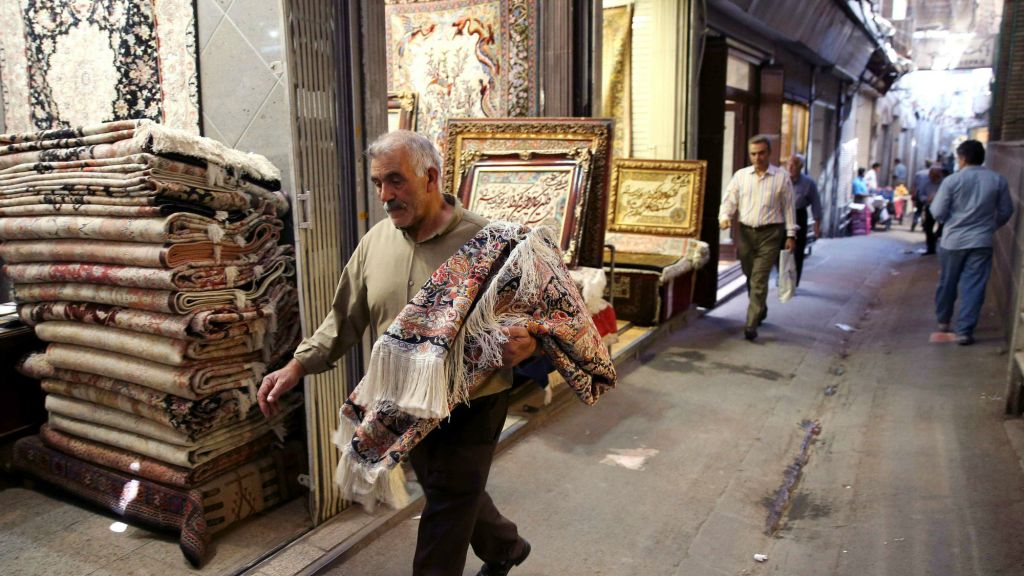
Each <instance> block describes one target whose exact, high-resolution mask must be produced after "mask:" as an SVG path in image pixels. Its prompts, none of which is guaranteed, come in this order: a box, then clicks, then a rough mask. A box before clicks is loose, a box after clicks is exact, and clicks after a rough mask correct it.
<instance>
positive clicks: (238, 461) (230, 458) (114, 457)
mask: <svg viewBox="0 0 1024 576" xmlns="http://www.w3.org/2000/svg"><path fill="white" fill-rule="evenodd" d="M39 437H40V438H41V439H42V440H43V443H45V444H46V445H47V446H49V447H50V448H53V449H55V450H58V451H60V452H63V453H65V454H67V455H69V456H74V457H75V458H80V459H82V460H85V461H86V462H92V463H93V464H99V465H100V466H106V467H107V468H113V469H114V470H119V471H121V472H127V473H128V474H132V475H136V476H140V477H142V478H146V479H147V480H153V481H154V482H160V483H161V484H170V485H171V486H177V487H179V488H195V487H196V486H199V485H200V484H202V483H204V482H206V481H207V480H209V479H210V478H213V477H215V476H219V475H220V474H222V473H224V472H227V471H228V470H231V469H233V468H237V467H238V466H240V465H242V464H244V463H246V462H249V461H250V460H253V459H255V458H257V457H259V456H261V455H263V454H264V453H266V452H268V451H269V450H270V447H271V446H272V445H274V444H275V443H277V442H278V440H277V436H275V435H274V434H266V435H264V436H261V437H260V438H256V439H254V440H252V441H251V442H247V443H246V444H243V445H242V446H239V447H238V448H236V449H234V450H232V451H230V452H227V453H225V454H224V455H222V456H218V457H217V458H214V459H212V460H210V461H209V462H207V463H205V464H202V465H199V466H196V467H195V468H182V467H180V466H172V465H170V464H167V463H165V462H160V461H159V460H154V459H152V458H149V457H148V456H143V455H142V454H136V453H133V452H128V451H126V450H121V449H118V448H114V447H113V446H108V445H106V444H100V443H98V442H93V441H91V440H86V439H84V438H79V437H77V436H71V435H69V434H65V433H64V432H61V431H59V430H54V429H53V428H51V427H50V426H49V425H47V424H43V426H42V428H40V429H39Z"/></svg>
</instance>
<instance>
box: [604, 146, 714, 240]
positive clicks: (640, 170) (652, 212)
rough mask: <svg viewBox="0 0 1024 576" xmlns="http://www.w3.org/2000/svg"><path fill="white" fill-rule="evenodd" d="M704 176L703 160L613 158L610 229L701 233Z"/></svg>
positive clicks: (686, 234)
mask: <svg viewBox="0 0 1024 576" xmlns="http://www.w3.org/2000/svg"><path fill="white" fill-rule="evenodd" d="M706 179H707V162H706V161H704V160H640V159H634V158H628V159H617V160H615V162H614V163H613V165H612V185H611V190H610V194H609V208H608V231H609V232H628V233H634V234H654V235H659V236H678V237H687V238H695V237H697V236H699V235H700V223H701V216H702V212H703V208H704V184H705V182H706Z"/></svg>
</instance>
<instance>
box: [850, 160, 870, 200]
mask: <svg viewBox="0 0 1024 576" xmlns="http://www.w3.org/2000/svg"><path fill="white" fill-rule="evenodd" d="M867 195H868V185H867V182H865V181H864V169H863V168H857V177H856V178H854V179H853V200H854V201H855V202H863V201H864V196H867ZM857 196H860V199H859V200H858V199H857Z"/></svg>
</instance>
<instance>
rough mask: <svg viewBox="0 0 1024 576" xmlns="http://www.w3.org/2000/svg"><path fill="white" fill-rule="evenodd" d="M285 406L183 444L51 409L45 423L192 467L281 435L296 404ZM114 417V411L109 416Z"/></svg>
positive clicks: (162, 459)
mask: <svg viewBox="0 0 1024 576" xmlns="http://www.w3.org/2000/svg"><path fill="white" fill-rule="evenodd" d="M49 398H54V396H47V399H49ZM286 408H287V410H285V411H283V412H282V414H281V416H282V418H278V417H277V416H275V417H274V418H273V419H271V420H266V419H264V418H263V417H262V416H259V417H258V418H256V419H254V420H252V421H248V422H246V423H245V424H246V425H245V426H241V427H237V428H235V427H232V428H231V429H230V430H228V429H225V430H224V431H220V433H217V434H212V435H210V436H209V437H207V438H204V439H203V440H202V441H196V442H194V443H189V444H187V445H183V444H180V443H175V442H166V441H164V440H161V439H158V438H153V437H151V436H147V435H143V434H140V433H137V432H135V431H133V430H127V429H125V428H123V427H117V426H109V425H107V424H103V423H100V422H95V421H89V420H83V419H78V418H75V417H73V416H68V415H65V414H62V413H60V412H54V411H52V410H51V412H50V416H49V422H48V423H49V425H50V427H52V428H53V429H55V430H60V431H62V432H65V433H67V434H71V435H72V436H77V437H80V438H85V439H87V440H92V441H94V442H99V443H102V444H108V445H110V446H113V447H115V448H120V449H122V450H127V451H129V452H136V453H139V454H143V455H145V456H149V457H150V458H155V459H156V460H159V461H161V462H165V463H168V464H172V465H175V466H180V467H184V468H194V467H196V466H198V465H201V464H205V463H207V462H209V461H211V460H213V459H214V458H217V457H219V456H223V455H224V454H227V453H228V452H230V451H232V450H234V449H236V448H238V447H239V446H242V445H244V444H246V443H248V442H251V441H252V440H253V439H254V438H259V437H261V436H263V435H265V434H267V433H269V432H275V433H276V434H278V437H283V435H284V428H285V426H284V423H285V420H286V418H287V417H288V415H289V414H291V413H292V412H294V410H295V408H297V406H296V405H287V406H286ZM82 412H83V413H84V414H86V415H87V416H90V417H92V418H93V419H94V420H98V419H101V418H106V417H107V416H109V414H102V415H96V414H91V413H90V412H88V411H87V410H83V411H82ZM286 412H287V414H286ZM116 417H117V416H116V415H114V416H112V417H111V419H113V418H116ZM229 432H231V433H229Z"/></svg>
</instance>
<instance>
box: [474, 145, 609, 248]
mask: <svg viewBox="0 0 1024 576" xmlns="http://www.w3.org/2000/svg"><path fill="white" fill-rule="evenodd" d="M590 166H591V153H590V150H588V149H586V148H576V149H573V150H568V151H562V152H559V151H545V152H537V153H531V152H524V153H517V154H509V153H507V152H495V153H489V152H476V153H474V154H473V155H472V160H471V161H469V162H467V163H465V164H464V165H463V167H464V170H463V177H462V178H461V187H460V189H459V198H460V199H461V200H462V203H463V205H464V206H465V207H466V208H468V209H470V210H472V211H473V212H476V213H477V214H480V215H481V216H484V217H486V218H488V219H490V220H510V221H513V222H519V223H521V224H525V225H527V226H540V225H545V226H551V227H552V228H554V229H555V230H556V231H557V232H558V238H559V240H560V248H561V249H562V254H563V257H564V259H565V263H566V264H567V265H568V266H570V267H571V266H575V265H576V263H577V260H578V258H577V253H578V246H579V242H580V236H581V233H582V231H583V230H582V227H581V226H580V224H581V223H582V215H583V211H584V209H585V206H586V199H585V196H584V191H585V190H586V188H587V185H588V183H589V178H590Z"/></svg>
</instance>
